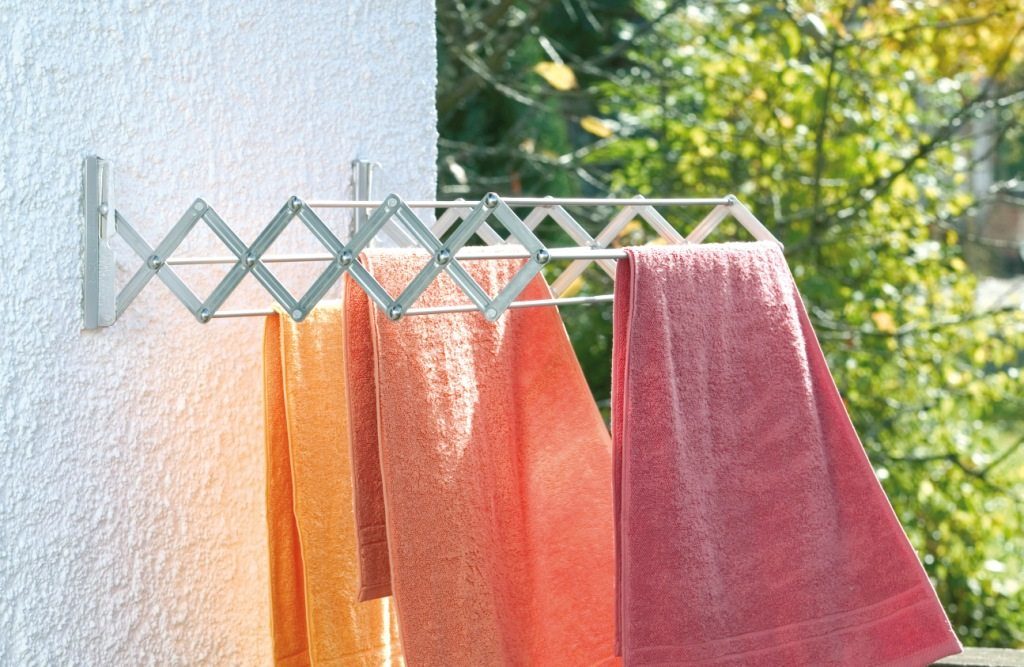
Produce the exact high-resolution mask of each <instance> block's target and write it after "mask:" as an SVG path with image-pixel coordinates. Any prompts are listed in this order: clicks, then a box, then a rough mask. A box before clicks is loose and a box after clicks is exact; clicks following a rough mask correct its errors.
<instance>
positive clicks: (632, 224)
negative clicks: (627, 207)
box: [615, 218, 643, 243]
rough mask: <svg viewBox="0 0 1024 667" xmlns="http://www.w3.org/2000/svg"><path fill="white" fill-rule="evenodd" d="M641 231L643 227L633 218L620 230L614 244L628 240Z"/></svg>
mask: <svg viewBox="0 0 1024 667" xmlns="http://www.w3.org/2000/svg"><path fill="white" fill-rule="evenodd" d="M642 229H643V225H641V224H640V221H639V220H637V219H635V218H634V219H633V220H630V221H629V222H628V223H626V226H625V227H623V228H622V231H621V232H619V235H618V236H616V237H615V242H616V243H619V242H621V241H623V240H625V239H628V238H629V237H630V236H632V235H633V234H636V233H638V232H640V231H641V230H642Z"/></svg>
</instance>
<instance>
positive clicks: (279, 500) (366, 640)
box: [263, 303, 403, 667]
mask: <svg viewBox="0 0 1024 667" xmlns="http://www.w3.org/2000/svg"><path fill="white" fill-rule="evenodd" d="M341 317H342V308H341V306H340V304H338V303H332V304H322V305H320V306H319V307H317V309H316V310H314V311H313V312H312V313H311V314H310V316H309V317H308V318H307V319H306V320H305V321H303V322H302V323H300V324H296V323H295V322H293V321H292V320H291V319H290V318H288V317H287V316H279V315H271V316H270V317H268V318H267V321H266V329H265V334H264V350H263V374H264V419H265V431H266V450H267V451H266V454H267V526H268V528H269V534H268V538H269V539H268V541H269V547H270V588H271V611H272V616H271V625H272V628H273V637H274V663H275V664H276V665H281V666H282V667H300V666H303V665H329V666H332V667H333V666H337V667H341V666H342V665H344V666H345V667H349V666H352V667H360V666H362V667H380V666H387V665H401V664H403V663H402V653H401V645H400V642H399V641H398V626H397V623H396V621H395V614H394V610H393V605H392V601H391V600H388V599H385V600H374V601H373V602H371V603H360V602H358V601H357V599H356V588H357V583H358V577H357V572H358V560H357V558H356V534H355V530H356V528H355V516H354V515H353V511H352V483H351V479H352V475H351V471H350V461H349V454H348V452H349V448H348V414H347V404H348V401H347V399H346V396H345V394H346V387H345V359H344V355H343V354H342V327H341Z"/></svg>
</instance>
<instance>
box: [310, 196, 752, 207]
mask: <svg viewBox="0 0 1024 667" xmlns="http://www.w3.org/2000/svg"><path fill="white" fill-rule="evenodd" d="M501 200H502V201H503V202H505V203H506V204H508V205H509V206H512V207H516V206H530V207H538V206H551V207H555V206H729V205H730V204H732V203H733V202H735V201H736V198H735V197H732V196H726V197H705V198H671V197H667V198H666V197H655V198H652V199H646V198H644V197H633V198H622V197H604V198H596V199H588V198H585V197H502V198H501ZM383 203H384V201H381V200H373V201H358V200H348V199H307V200H306V205H307V206H309V207H310V208H377V207H378V206H380V205H381V204H383ZM476 204H477V202H475V201H469V200H465V199H433V200H414V201H407V202H405V205H406V206H408V207H409V208H473V207H474V206H476Z"/></svg>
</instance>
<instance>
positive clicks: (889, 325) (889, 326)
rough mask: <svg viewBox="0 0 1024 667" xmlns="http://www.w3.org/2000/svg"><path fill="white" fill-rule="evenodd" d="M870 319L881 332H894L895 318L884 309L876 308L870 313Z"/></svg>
mask: <svg viewBox="0 0 1024 667" xmlns="http://www.w3.org/2000/svg"><path fill="white" fill-rule="evenodd" d="M871 321H872V322H874V323H875V328H876V329H878V330H879V331H881V332H882V333H888V334H891V333H896V320H895V319H893V316H892V315H891V314H890V313H887V312H885V311H884V310H876V311H875V312H873V313H871Z"/></svg>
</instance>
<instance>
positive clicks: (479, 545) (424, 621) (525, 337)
mask: <svg viewBox="0 0 1024 667" xmlns="http://www.w3.org/2000/svg"><path fill="white" fill-rule="evenodd" d="M506 250H507V249H506ZM429 260H430V257H429V256H428V255H426V254H425V253H423V252H415V251H411V250H401V251H379V252H373V253H368V254H367V257H366V260H365V261H366V262H367V264H368V268H369V269H370V271H371V272H372V273H373V275H374V277H375V278H376V279H377V280H378V281H379V282H380V283H381V284H382V285H383V287H384V288H385V289H387V290H388V291H389V292H390V293H391V294H397V293H398V292H399V291H400V290H401V289H402V288H403V287H404V286H405V285H407V284H408V283H409V281H410V280H411V279H412V278H413V276H415V275H416V273H417V272H418V271H419V270H420V269H422V268H423V267H424V266H425V265H426V264H427V262H428V261H429ZM518 265H519V262H516V261H511V260H493V261H486V262H467V263H466V266H467V268H468V270H469V271H470V273H471V274H472V275H473V276H474V278H475V279H476V280H477V282H478V283H479V284H480V285H481V287H483V288H484V289H485V290H487V291H490V292H491V293H494V292H495V291H497V289H499V288H500V287H501V286H503V285H504V284H505V283H507V282H508V280H509V279H510V278H511V277H512V275H513V274H514V273H515V271H516V270H517V268H518ZM549 294H550V293H549V291H548V289H547V287H546V286H545V284H544V282H543V281H542V279H540V278H539V277H538V278H537V279H535V280H534V281H533V282H532V283H531V284H530V285H529V286H528V287H527V289H526V290H525V292H524V293H523V298H526V299H540V298H547V297H548V296H549ZM345 299H346V305H347V315H346V317H347V322H346V333H347V346H348V350H349V355H350V362H351V363H352V367H351V368H350V377H351V378H352V381H351V382H350V387H349V388H350V390H351V392H352V393H351V395H350V404H351V405H352V407H353V410H355V409H356V408H357V406H361V407H359V409H360V410H361V411H362V412H363V413H365V412H366V406H367V405H370V406H371V407H375V410H374V411H373V412H372V414H375V415H376V416H377V421H376V429H368V428H366V426H367V424H366V423H365V422H364V421H363V420H362V419H359V420H358V421H357V420H355V419H354V420H353V425H356V424H357V423H358V424H360V425H361V426H362V427H361V428H360V429H358V430H357V431H355V432H354V433H353V436H354V439H353V441H352V446H353V456H354V463H353V465H354V467H355V469H356V470H359V471H361V472H360V474H363V475H367V477H366V478H364V479H361V480H360V481H358V482H357V484H356V489H355V490H356V498H355V501H356V507H357V517H358V519H357V520H359V521H365V523H366V525H360V531H359V535H360V539H361V540H364V541H365V542H366V544H365V545H364V546H365V547H366V551H365V553H364V558H363V566H364V567H365V568H366V569H364V574H365V575H366V577H365V579H364V581H363V588H364V597H373V596H374V595H378V594H381V593H383V592H386V590H388V587H390V590H391V592H392V593H393V595H394V600H395V605H396V607H397V610H398V619H399V625H400V628H401V634H402V645H403V649H404V653H405V657H406V659H407V660H408V661H409V664H410V665H427V666H434V665H446V666H449V665H450V666H452V667H462V666H467V667H478V666H481V665H531V666H545V665H566V666H570V665H571V666H572V667H579V666H585V665H597V664H612V663H614V662H615V658H614V634H615V619H614V595H613V590H614V536H613V532H612V494H611V485H610V484H609V480H610V478H611V443H610V440H609V437H608V432H607V430H606V429H605V427H604V424H603V422H602V420H601V417H600V414H599V412H598V410H597V407H596V406H595V404H594V402H593V400H592V399H591V397H590V392H589V391H588V389H587V385H586V383H585V381H584V378H583V374H582V372H581V370H580V367H579V364H578V362H577V360H576V358H575V356H574V354H573V351H572V348H571V347H570V345H569V340H568V338H567V336H566V333H565V329H564V327H563V325H562V322H561V320H560V319H559V316H558V312H557V311H556V310H555V309H553V308H530V309H524V310H514V311H509V312H508V313H506V314H505V315H504V316H503V317H502V318H501V319H499V320H498V321H497V322H493V323H492V322H488V321H487V320H485V319H484V318H483V317H482V316H481V315H480V314H478V313H462V314H448V315H431V316H429V317H420V316H408V317H405V318H403V319H402V320H400V321H398V322H391V321H389V320H388V319H387V318H386V317H385V316H384V315H383V313H381V312H380V309H378V308H377V307H376V306H372V307H371V306H369V305H368V304H367V301H366V295H365V294H364V293H363V291H362V290H361V289H359V288H357V287H354V286H353V285H352V284H351V283H350V284H349V285H348V287H347V289H346V296H345ZM465 302H466V297H465V296H464V295H463V294H462V293H461V291H460V290H459V289H458V288H457V287H456V286H455V284H454V283H453V282H452V281H451V280H450V279H448V277H447V275H442V276H441V277H439V278H438V280H437V281H435V282H434V284H433V285H432V286H431V287H430V288H429V289H428V290H427V291H426V292H425V293H424V294H423V296H422V297H421V298H420V300H419V301H418V302H417V303H416V306H433V305H442V304H454V303H465ZM366 341H372V347H371V348H370V351H371V352H372V356H370V357H365V351H366V346H365V342H366ZM360 358H365V359H368V360H369V361H370V363H371V364H372V365H371V367H370V368H366V367H362V368H359V367H358V365H357V362H358V361H359V359H360ZM361 392H369V397H367V396H366V395H360V394H361ZM374 430H375V431H376V432H375V433H374V432H372V431H374ZM375 467H376V469H377V470H379V480H378V481H377V482H376V483H375V482H374V481H373V480H372V479H369V476H370V475H369V471H371V470H373V469H374V468H375ZM374 494H377V495H374ZM382 519H383V520H384V524H385V525H384V526H383V527H382V526H381V525H380V522H381V520H382ZM382 528H383V530H381V529H382ZM381 540H383V541H384V542H385V544H386V547H387V549H386V552H385V551H384V550H382V549H381V546H380V545H381ZM385 555H386V556H387V557H388V558H389V565H390V568H389V567H388V563H387V562H386V561H384V560H383V559H384V558H385Z"/></svg>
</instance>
